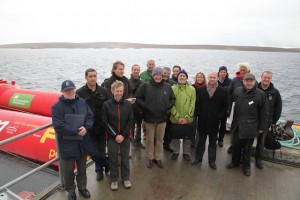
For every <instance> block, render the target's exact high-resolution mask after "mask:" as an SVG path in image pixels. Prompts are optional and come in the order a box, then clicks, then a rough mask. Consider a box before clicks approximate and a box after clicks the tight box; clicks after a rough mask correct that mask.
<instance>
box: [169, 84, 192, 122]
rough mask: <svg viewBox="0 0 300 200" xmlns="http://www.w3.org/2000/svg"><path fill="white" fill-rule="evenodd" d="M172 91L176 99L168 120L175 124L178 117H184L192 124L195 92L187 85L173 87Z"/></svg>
mask: <svg viewBox="0 0 300 200" xmlns="http://www.w3.org/2000/svg"><path fill="white" fill-rule="evenodd" d="M172 90H173V92H174V95H175V97H176V101H175V105H174V106H173V107H172V109H171V117H170V120H171V122H172V123H174V124H177V123H178V119H179V117H185V118H186V119H187V121H188V123H192V122H193V119H194V112H195V101H196V90H195V88H194V87H193V86H191V85H189V84H184V85H179V84H178V85H173V86H172Z"/></svg>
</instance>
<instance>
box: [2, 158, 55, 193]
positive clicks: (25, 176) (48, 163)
mask: <svg viewBox="0 0 300 200" xmlns="http://www.w3.org/2000/svg"><path fill="white" fill-rule="evenodd" d="M58 160H59V158H54V159H53V160H50V161H48V162H46V163H45V164H43V165H41V166H39V167H37V168H35V169H33V170H31V171H30V172H27V173H26V174H24V175H22V176H20V177H18V178H16V179H14V180H12V181H11V182H9V183H6V184H5V185H2V186H1V187H0V192H1V191H2V190H3V189H5V188H8V187H10V186H12V185H14V184H15V183H17V182H19V181H21V180H23V179H25V178H27V177H28V176H31V175H32V174H34V173H36V172H38V171H40V170H42V169H44V168H46V167H48V166H49V165H51V164H52V163H54V162H56V161H58Z"/></svg>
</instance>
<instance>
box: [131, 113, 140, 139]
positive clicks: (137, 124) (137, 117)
mask: <svg viewBox="0 0 300 200" xmlns="http://www.w3.org/2000/svg"><path fill="white" fill-rule="evenodd" d="M142 121H143V119H142V115H141V114H140V113H137V112H133V124H132V128H131V132H132V134H134V141H135V142H141V140H142V136H141V132H142V131H141V126H142ZM135 128H136V131H134V130H135Z"/></svg>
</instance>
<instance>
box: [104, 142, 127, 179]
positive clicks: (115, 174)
mask: <svg viewBox="0 0 300 200" xmlns="http://www.w3.org/2000/svg"><path fill="white" fill-rule="evenodd" d="M107 145H108V158H109V168H110V178H111V181H112V182H116V181H118V179H119V161H118V154H119V149H120V153H121V178H122V181H127V180H129V176H130V166H129V150H130V140H129V138H127V139H124V141H123V142H122V143H120V144H119V143H117V141H116V140H115V139H109V140H108V142H107Z"/></svg>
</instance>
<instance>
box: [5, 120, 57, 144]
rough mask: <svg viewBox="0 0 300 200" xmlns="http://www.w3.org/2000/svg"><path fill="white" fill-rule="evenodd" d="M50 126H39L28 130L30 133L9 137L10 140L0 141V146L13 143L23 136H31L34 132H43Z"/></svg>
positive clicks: (50, 124)
mask: <svg viewBox="0 0 300 200" xmlns="http://www.w3.org/2000/svg"><path fill="white" fill-rule="evenodd" d="M50 126H52V123H49V124H46V125H43V126H40V127H38V128H35V129H32V130H30V131H26V132H24V133H22V134H20V135H16V136H14V137H11V138H8V139H6V140H2V141H0V146H2V145H4V144H7V143H10V142H13V141H15V140H18V139H20V138H23V137H25V136H27V135H30V134H32V133H35V132H38V131H40V130H43V129H45V128H48V127H50Z"/></svg>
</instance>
